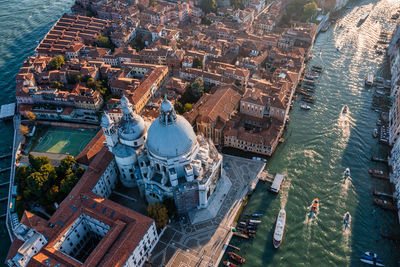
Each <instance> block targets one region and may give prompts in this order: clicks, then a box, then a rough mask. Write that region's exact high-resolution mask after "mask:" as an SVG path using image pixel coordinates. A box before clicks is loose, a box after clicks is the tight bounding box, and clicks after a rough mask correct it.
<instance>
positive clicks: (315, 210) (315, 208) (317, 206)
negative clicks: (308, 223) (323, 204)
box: [309, 198, 319, 218]
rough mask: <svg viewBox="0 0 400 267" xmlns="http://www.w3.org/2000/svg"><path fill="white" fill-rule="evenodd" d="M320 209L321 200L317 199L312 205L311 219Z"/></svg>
mask: <svg viewBox="0 0 400 267" xmlns="http://www.w3.org/2000/svg"><path fill="white" fill-rule="evenodd" d="M318 209H319V199H318V198H315V199H314V200H313V202H312V204H311V208H310V215H309V216H310V218H311V217H312V216H313V215H314V214H315V213H317V212H318Z"/></svg>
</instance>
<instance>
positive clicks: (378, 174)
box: [368, 169, 389, 179]
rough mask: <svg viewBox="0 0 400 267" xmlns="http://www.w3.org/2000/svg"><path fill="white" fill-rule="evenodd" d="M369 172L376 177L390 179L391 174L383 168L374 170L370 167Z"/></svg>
mask: <svg viewBox="0 0 400 267" xmlns="http://www.w3.org/2000/svg"><path fill="white" fill-rule="evenodd" d="M368 173H369V174H370V175H371V176H372V177H375V178H379V179H389V175H388V174H387V173H386V172H384V171H382V170H373V169H369V170H368Z"/></svg>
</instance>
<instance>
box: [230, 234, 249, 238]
mask: <svg viewBox="0 0 400 267" xmlns="http://www.w3.org/2000/svg"><path fill="white" fill-rule="evenodd" d="M233 235H234V236H237V237H241V238H244V239H249V236H248V235H247V234H244V233H239V232H233Z"/></svg>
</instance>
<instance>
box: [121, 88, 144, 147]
mask: <svg viewBox="0 0 400 267" xmlns="http://www.w3.org/2000/svg"><path fill="white" fill-rule="evenodd" d="M121 108H122V111H123V116H122V119H121V122H120V123H119V126H118V135H119V136H120V138H121V139H123V140H126V141H134V140H136V139H139V138H140V137H142V136H143V134H144V133H145V131H146V127H145V124H144V120H143V119H142V117H140V116H139V115H137V114H136V113H135V112H133V111H132V106H131V105H130V103H129V102H128V100H127V98H126V97H125V96H123V97H122V98H121Z"/></svg>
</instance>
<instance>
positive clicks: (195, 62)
mask: <svg viewBox="0 0 400 267" xmlns="http://www.w3.org/2000/svg"><path fill="white" fill-rule="evenodd" d="M193 68H197V69H202V68H203V61H201V59H200V58H199V57H195V58H194V59H193Z"/></svg>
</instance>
